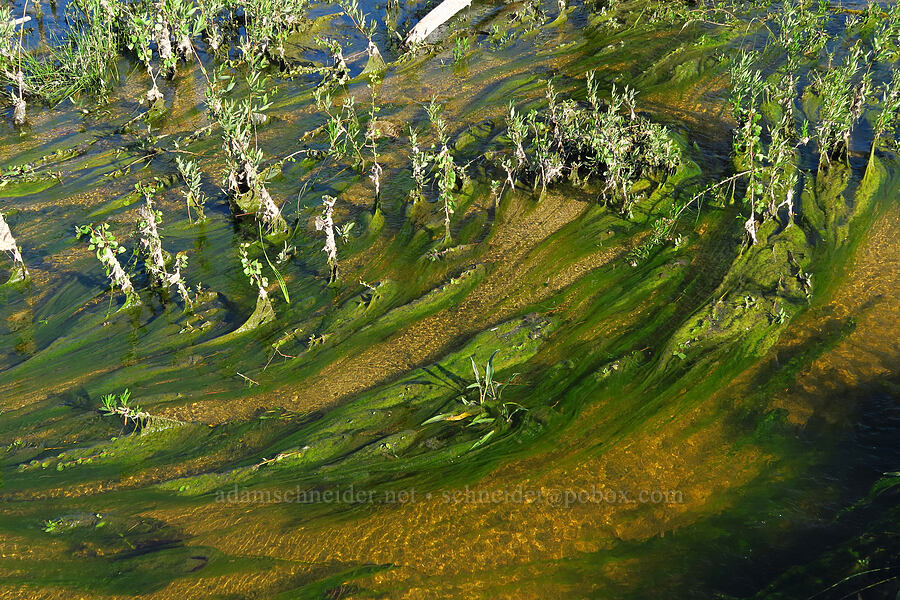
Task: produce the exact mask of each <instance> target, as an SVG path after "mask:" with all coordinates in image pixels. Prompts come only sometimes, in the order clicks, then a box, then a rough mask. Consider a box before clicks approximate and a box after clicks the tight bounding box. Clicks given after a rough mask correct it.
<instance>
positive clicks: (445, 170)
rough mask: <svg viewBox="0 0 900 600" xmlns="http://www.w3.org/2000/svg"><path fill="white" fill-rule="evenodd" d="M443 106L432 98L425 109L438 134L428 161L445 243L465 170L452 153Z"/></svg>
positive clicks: (448, 240) (448, 236) (448, 235)
mask: <svg viewBox="0 0 900 600" xmlns="http://www.w3.org/2000/svg"><path fill="white" fill-rule="evenodd" d="M441 109H442V107H441V105H440V104H438V102H437V100H436V99H434V98H432V100H431V102H430V103H429V104H428V105H427V106H426V107H425V110H426V112H427V113H428V119H429V120H430V121H431V126H432V128H433V129H434V131H435V133H436V134H437V144H432V146H431V151H430V152H429V154H428V160H429V162H430V163H432V165H433V172H434V180H435V182H436V184H437V187H438V191H439V198H440V201H441V206H442V208H443V213H444V243H445V244H446V243H449V242H450V217H451V215H453V213H454V211H456V199H455V198H454V196H453V190H454V188H455V187H456V178H457V177H465V170H464V169H463V167H462V166H460V165H457V164H456V162H455V161H454V159H453V154H452V153H451V152H450V139H449V136H448V135H447V123H446V121H444V118H443V117H442V116H441Z"/></svg>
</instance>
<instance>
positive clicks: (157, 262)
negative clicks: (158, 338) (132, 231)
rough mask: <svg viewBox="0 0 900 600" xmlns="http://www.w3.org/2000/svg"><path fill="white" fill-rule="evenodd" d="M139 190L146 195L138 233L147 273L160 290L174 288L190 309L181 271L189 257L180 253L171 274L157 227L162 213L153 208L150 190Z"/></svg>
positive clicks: (144, 188) (141, 188) (139, 187)
mask: <svg viewBox="0 0 900 600" xmlns="http://www.w3.org/2000/svg"><path fill="white" fill-rule="evenodd" d="M138 189H139V190H141V191H142V192H143V193H144V199H145V203H144V205H143V206H141V208H140V209H139V210H138V217H139V219H138V231H139V232H140V236H141V249H142V250H143V253H144V256H145V260H144V265H145V267H146V269H147V273H149V274H150V279H151V280H152V281H153V283H154V284H155V285H156V287H157V288H158V289H160V290H168V289H169V288H170V287H172V286H174V287H175V291H176V292H177V293H178V295H179V296H180V297H181V299H182V300H183V301H184V305H185V307H190V306H191V304H192V299H191V294H190V291H189V290H188V287H187V284H185V282H184V278H183V277H182V275H181V270H182V269H184V268H186V267H187V255H186V254H184V253H183V252H179V253H178V254H177V255H176V256H175V258H174V260H173V266H174V271H172V272H171V273H170V272H169V269H168V267H167V265H166V258H165V256H164V252H163V249H162V241H161V240H160V237H159V230H158V229H157V225H159V224H160V223H161V222H162V213H160V212H159V211H158V210H155V209H154V208H153V198H152V193H151V191H150V188H148V187H146V186H141V185H140V184H139V185H138Z"/></svg>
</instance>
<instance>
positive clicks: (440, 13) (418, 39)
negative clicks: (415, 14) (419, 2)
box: [405, 0, 472, 46]
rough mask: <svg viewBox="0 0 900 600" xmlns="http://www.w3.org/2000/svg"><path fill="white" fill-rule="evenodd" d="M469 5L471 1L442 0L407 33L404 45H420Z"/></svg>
mask: <svg viewBox="0 0 900 600" xmlns="http://www.w3.org/2000/svg"><path fill="white" fill-rule="evenodd" d="M471 5H472V0H444V1H443V2H441V3H440V4H438V5H437V6H436V7H434V8H433V9H432V10H431V12H429V13H428V14H427V15H425V16H424V17H423V18H422V20H421V21H419V22H418V23H416V26H415V27H413V28H412V29H411V30H410V31H409V33H408V34H407V36H406V41H405V43H406V45H407V46H414V45H416V44H421V43H422V42H424V41H425V38H427V37H428V36H429V35H431V32H432V31H434V30H435V29H437V28H438V27H440V26H441V25H443V24H444V23H446V22H447V21H449V20H450V19H452V18H453V16H454V15H455V14H456V13H458V12H459V11H461V10H462V9H464V8H467V7H469V6H471Z"/></svg>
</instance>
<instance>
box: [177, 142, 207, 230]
mask: <svg viewBox="0 0 900 600" xmlns="http://www.w3.org/2000/svg"><path fill="white" fill-rule="evenodd" d="M175 164H176V165H177V166H178V174H179V175H181V180H182V181H183V182H184V185H185V190H184V191H183V192H182V194H183V195H184V201H185V203H186V204H187V211H188V220H189V221H190V222H191V223H193V222H194V218H193V216H192V215H191V211H192V210H193V211H194V212H195V213H196V214H197V221H198V222H202V221H204V220H206V212H205V210H204V207H205V205H206V200H207V197H206V194H204V193H203V190H201V189H200V169H198V168H197V163H195V162H194V161H192V160H186V159H183V158H181V156H176V157H175Z"/></svg>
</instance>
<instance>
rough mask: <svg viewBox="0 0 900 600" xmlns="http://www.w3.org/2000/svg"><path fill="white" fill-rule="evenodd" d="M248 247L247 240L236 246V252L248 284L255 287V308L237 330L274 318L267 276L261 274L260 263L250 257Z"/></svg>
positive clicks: (247, 328) (245, 329)
mask: <svg viewBox="0 0 900 600" xmlns="http://www.w3.org/2000/svg"><path fill="white" fill-rule="evenodd" d="M249 248H250V244H249V243H248V242H242V243H241V245H240V246H239V247H238V253H239V254H240V258H241V269H242V271H243V273H244V275H246V277H247V279H248V280H249V281H250V284H251V285H252V286H254V287H256V289H257V296H256V308H255V309H254V310H253V314H251V315H250V317H249V318H248V319H247V322H246V323H244V324H243V325H242V326H241V327H240V328H239V329H238V331H247V330H249V329H253V328H255V327H258V326H259V325H261V324H263V323H266V322H268V321H271V320H272V319H274V318H275V309H274V308H272V301H271V300H270V299H269V293H268V292H267V291H266V288H267V287H268V286H269V278H268V277H266V276H264V275H263V274H262V263H261V262H259V261H258V260H257V259H255V258H254V259H251V258H250V255H249V253H248V250H249Z"/></svg>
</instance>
